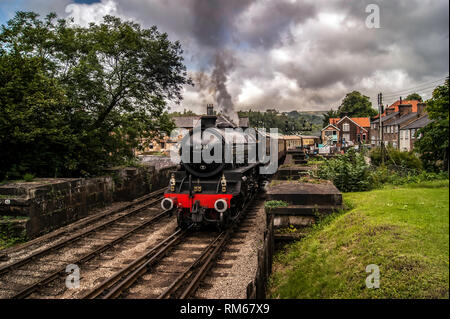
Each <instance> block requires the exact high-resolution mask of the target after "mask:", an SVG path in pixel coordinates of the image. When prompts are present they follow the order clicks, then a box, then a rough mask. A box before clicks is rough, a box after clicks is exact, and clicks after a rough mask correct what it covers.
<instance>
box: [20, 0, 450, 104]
mask: <svg viewBox="0 0 450 319" xmlns="http://www.w3.org/2000/svg"><path fill="white" fill-rule="evenodd" d="M115 1H116V2H117V7H118V13H119V14H120V15H121V16H123V17H129V18H132V19H136V20H137V21H139V22H140V23H142V24H143V25H144V26H147V27H148V26H150V25H157V26H158V28H159V29H160V30H162V31H165V32H168V33H169V36H170V38H171V39H173V40H180V41H181V43H182V45H183V48H184V49H185V59H186V62H187V64H188V67H189V68H190V71H191V72H195V74H197V77H198V74H202V76H200V77H202V80H201V81H200V82H199V81H197V80H196V78H194V80H196V81H195V82H196V83H197V85H196V86H195V87H194V88H190V87H188V88H186V92H187V93H186V100H185V104H186V105H187V106H189V107H191V106H194V107H197V110H198V109H199V108H200V106H201V105H202V103H203V101H205V100H208V101H210V100H211V98H213V99H217V98H219V97H220V101H221V103H224V104H226V105H233V104H235V105H236V108H238V109H239V108H246V107H247V106H250V105H252V106H253V108H256V107H259V108H261V109H264V108H268V107H273V106H274V105H277V106H278V107H279V109H284V110H289V109H292V108H294V107H296V108H297V109H308V110H311V109H314V108H316V109H320V110H324V109H329V108H330V107H331V106H333V107H336V106H337V105H339V103H340V101H341V100H342V98H343V97H344V96H345V93H347V92H350V91H353V90H360V91H362V93H363V94H365V95H368V96H371V97H372V100H374V99H375V98H374V97H375V96H376V94H377V93H378V92H379V91H383V92H387V93H388V92H389V91H397V90H400V89H407V88H408V87H413V86H415V85H418V84H420V83H423V82H424V81H429V80H430V79H431V80H432V79H436V78H438V77H442V76H445V75H447V74H448V70H449V62H448V58H449V48H448V47H449V27H448V25H449V15H448V9H449V3H448V1H440V0H433V1H423V0H395V1H387V0H354V1H349V0H335V1H329V0H316V1H312V0H310V1H296V2H295V1H290V0H285V1H281V0H273V1H268V0H214V1H211V0H184V1H179V0H128V1H125V0H123V1H122V0H115ZM69 2H70V1H68V0H65V1H45V2H44V1H24V3H25V4H24V6H26V8H24V9H32V10H37V11H38V12H40V13H43V12H49V11H53V10H55V11H57V12H58V13H59V14H60V15H64V7H65V5H67V4H68V3H69ZM371 3H376V4H378V5H379V6H380V14H381V28H380V29H367V28H366V27H365V24H364V23H365V20H366V17H367V15H368V13H366V12H365V9H366V6H367V5H368V4H371ZM323 13H331V14H336V15H337V16H338V17H339V18H340V19H342V21H341V24H340V25H339V27H331V26H330V25H328V24H327V23H324V21H321V20H320V19H321V14H323ZM325 22H326V21H325ZM296 30H297V31H299V32H295V31H296ZM274 49H278V50H281V51H282V52H283V53H284V54H285V55H286V58H285V59H284V58H280V59H277V58H274V57H273V52H274ZM224 52H226V53H224ZM217 57H222V58H225V57H226V58H225V59H224V61H228V62H227V63H225V62H224V63H225V64H224V65H221V63H220V62H221V60H220V59H219V60H218V59H217ZM228 57H232V58H231V59H228ZM229 61H232V63H230V62H229ZM221 66H222V68H221ZM223 66H226V67H225V68H223ZM219 70H221V71H222V73H217V72H218V71H219ZM202 72H203V73H202ZM393 74H394V75H396V74H397V75H398V74H400V75H401V77H399V78H400V79H401V80H399V81H397V82H395V81H394V82H393V79H392V78H391V77H392V76H393ZM280 77H281V78H282V81H284V82H283V83H282V84H281V83H279V81H280ZM248 83H252V85H254V86H257V87H258V89H259V90H258V92H256V93H255V92H249V91H248V90H250V89H248V87H250V88H251V86H249V85H248ZM367 83H369V84H367ZM370 83H372V84H370ZM291 84H293V85H292V86H291ZM211 85H213V86H211ZM214 85H215V86H214ZM218 86H219V87H221V88H222V89H223V90H222V91H221V92H222V94H221V95H219V94H218V93H217V92H219V91H218ZM287 87H288V88H287ZM246 90H247V91H246ZM216 101H217V100H216ZM238 102H239V103H238ZM209 103H210V102H209ZM183 107H184V106H183V105H182V106H181V108H183Z"/></svg>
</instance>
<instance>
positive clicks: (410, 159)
mask: <svg viewBox="0 0 450 319" xmlns="http://www.w3.org/2000/svg"><path fill="white" fill-rule="evenodd" d="M370 160H371V163H372V164H373V165H375V166H380V165H381V164H382V163H381V148H380V147H376V148H374V149H372V151H371V152H370ZM385 164H386V165H387V166H388V168H390V169H395V170H397V171H401V170H403V171H405V170H406V171H410V170H415V171H416V172H420V171H421V170H422V169H423V165H422V161H421V160H420V159H419V158H418V157H417V156H416V155H415V154H414V153H413V152H402V151H399V150H397V149H394V148H393V147H391V146H388V147H387V148H386V155H385Z"/></svg>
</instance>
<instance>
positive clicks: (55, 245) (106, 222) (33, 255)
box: [0, 198, 160, 275]
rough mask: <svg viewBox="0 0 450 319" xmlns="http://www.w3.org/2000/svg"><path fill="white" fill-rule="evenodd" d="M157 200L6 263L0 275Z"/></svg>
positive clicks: (100, 228) (130, 214) (146, 206)
mask: <svg viewBox="0 0 450 319" xmlns="http://www.w3.org/2000/svg"><path fill="white" fill-rule="evenodd" d="M159 200H160V198H157V199H155V200H152V201H150V202H148V203H146V204H143V205H141V206H138V207H136V208H132V209H130V210H129V211H128V212H126V213H125V214H123V215H120V216H117V217H115V218H113V219H110V220H107V221H105V222H103V223H101V224H100V225H95V226H93V227H91V228H89V229H86V230H85V231H83V232H81V233H79V234H76V235H74V236H71V237H69V238H67V239H65V240H63V241H61V242H59V243H57V244H54V245H52V246H50V247H47V248H45V249H43V250H40V251H37V252H35V253H33V254H31V255H29V256H27V257H25V258H24V259H20V260H18V261H16V262H13V263H10V264H7V265H5V266H3V267H1V268H0V275H3V274H4V273H7V272H9V271H11V270H12V269H15V268H17V267H20V266H23V265H25V264H27V263H29V262H31V261H32V260H33V259H35V258H37V257H40V256H42V255H45V254H47V253H49V252H52V251H54V250H56V249H59V248H61V247H64V246H66V245H68V244H70V243H72V242H74V241H77V240H79V239H82V238H84V237H86V236H87V235H89V234H91V233H93V232H95V231H99V230H102V229H103V228H105V227H107V226H109V225H111V224H113V223H115V222H117V221H119V220H121V219H124V218H127V217H129V216H132V215H133V214H136V213H138V212H141V211H142V210H145V209H146V208H148V207H149V206H151V205H154V204H155V203H157V202H158V201H159Z"/></svg>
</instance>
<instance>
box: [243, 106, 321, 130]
mask: <svg viewBox="0 0 450 319" xmlns="http://www.w3.org/2000/svg"><path fill="white" fill-rule="evenodd" d="M238 114H239V117H248V118H249V122H250V126H252V127H264V128H266V129H270V128H278V130H279V131H280V132H281V133H282V134H305V135H310V134H311V135H314V134H319V132H320V129H321V128H322V125H321V123H322V115H319V114H310V113H302V112H297V111H291V112H283V113H280V112H278V111H277V110H275V109H269V110H267V111H266V112H260V111H252V110H249V111H240V112H238Z"/></svg>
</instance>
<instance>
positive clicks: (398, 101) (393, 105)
mask: <svg viewBox="0 0 450 319" xmlns="http://www.w3.org/2000/svg"><path fill="white" fill-rule="evenodd" d="M418 103H422V102H420V101H417V100H406V101H402V105H404V104H411V105H412V112H413V113H417V104H418ZM399 105H400V100H397V101H395V103H393V104H391V105H389V107H388V108H386V110H387V109H394V112H398V106H399ZM386 110H384V112H383V114H382V116H386ZM374 118H378V114H377V115H376V116H374Z"/></svg>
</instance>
